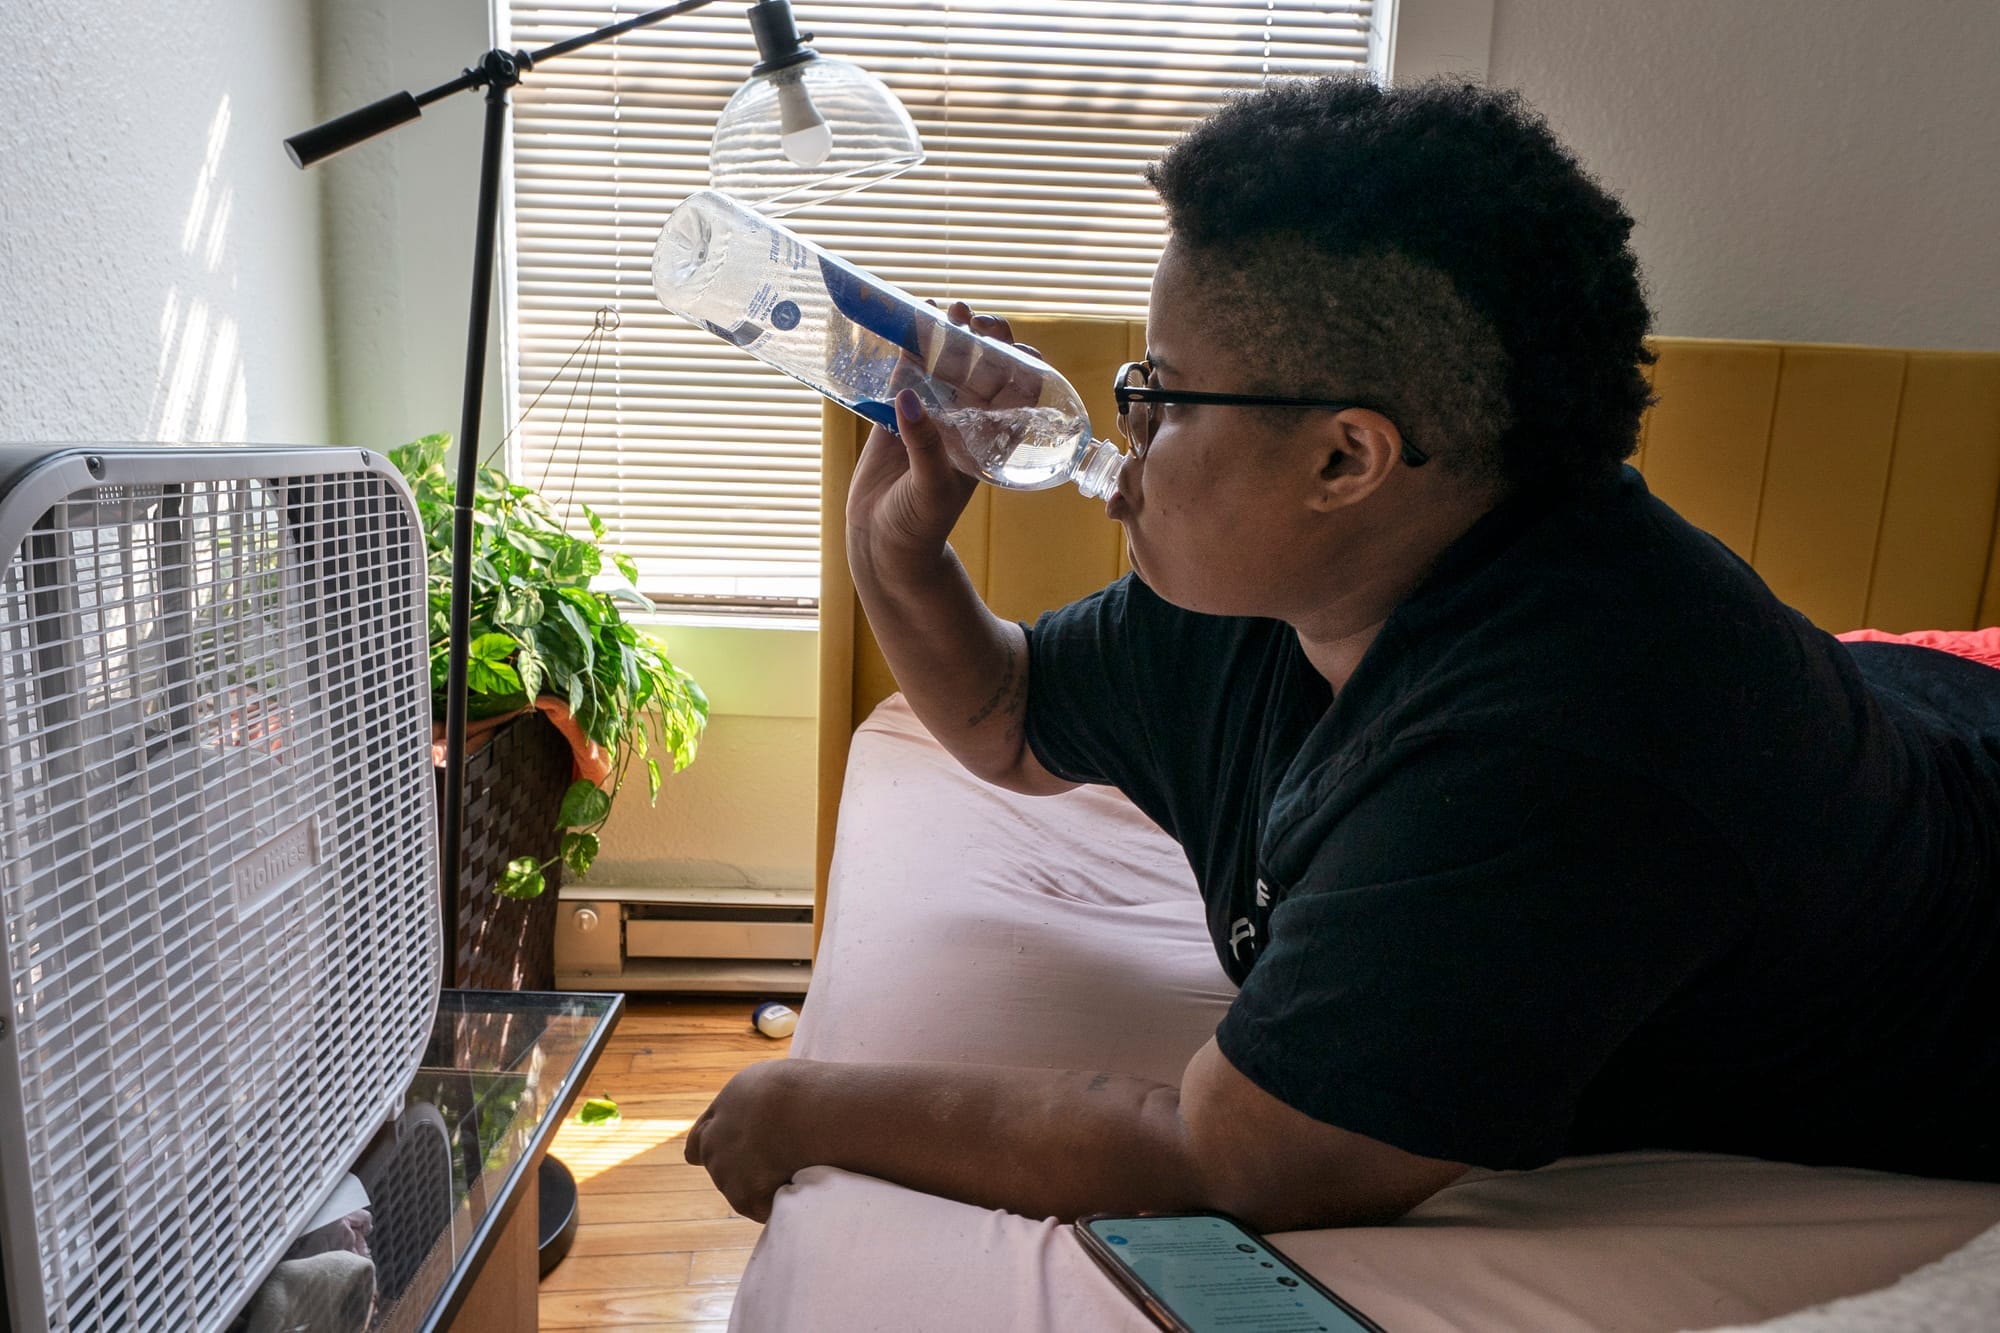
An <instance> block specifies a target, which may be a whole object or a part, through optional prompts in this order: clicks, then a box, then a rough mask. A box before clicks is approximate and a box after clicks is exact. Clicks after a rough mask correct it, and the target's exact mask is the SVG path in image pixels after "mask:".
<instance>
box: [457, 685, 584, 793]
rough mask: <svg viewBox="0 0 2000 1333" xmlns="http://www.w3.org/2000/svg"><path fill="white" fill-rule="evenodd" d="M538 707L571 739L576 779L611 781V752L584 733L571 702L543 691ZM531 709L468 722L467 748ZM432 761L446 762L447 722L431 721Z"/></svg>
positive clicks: (474, 747)
mask: <svg viewBox="0 0 2000 1333" xmlns="http://www.w3.org/2000/svg"><path fill="white" fill-rule="evenodd" d="M535 707H536V708H538V709H540V710H541V711H542V712H544V713H546V714H547V715H548V719H549V721H551V722H553V723H555V727H556V730H557V731H560V732H561V733H562V734H563V739H564V740H566V741H568V742H569V749H570V753H571V754H572V755H573V756H575V759H576V763H575V766H574V767H573V768H572V770H571V775H572V778H571V780H572V781H574V780H576V779H582V780H583V781H585V782H591V783H595V784H596V785H597V786H599V787H602V786H604V785H605V783H606V782H608V781H610V779H611V754H610V752H609V751H607V750H606V749H605V748H604V747H603V746H601V745H599V744H598V743H597V742H595V741H593V740H591V739H590V738H589V737H588V736H586V735H584V734H583V728H582V727H580V726H578V725H577V723H576V716H575V715H574V714H573V713H571V712H570V711H569V705H568V704H567V703H564V702H563V701H562V700H561V699H553V698H550V697H549V696H548V695H543V696H542V697H541V698H539V699H537V700H535ZM527 711H528V710H527V709H525V708H523V709H521V710H519V711H518V712H513V713H501V714H499V715H498V716H496V717H482V718H480V719H479V720H478V721H477V722H468V723H466V724H465V752H466V753H467V754H472V753H473V752H474V751H476V750H478V749H479V747H480V746H482V745H484V744H486V742H487V740H488V739H490V738H491V737H492V735H493V733H494V732H496V731H498V730H499V729H500V728H501V727H503V726H505V725H506V724H507V723H509V722H512V721H513V720H514V719H515V718H517V717H519V716H521V714H522V713H525V712H527ZM431 762H432V763H433V764H437V765H440V766H442V765H443V763H444V724H443V723H441V722H440V723H433V724H432V725H431Z"/></svg>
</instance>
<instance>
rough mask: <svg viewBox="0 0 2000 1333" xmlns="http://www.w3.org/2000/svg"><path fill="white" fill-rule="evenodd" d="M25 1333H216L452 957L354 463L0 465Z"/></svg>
mask: <svg viewBox="0 0 2000 1333" xmlns="http://www.w3.org/2000/svg"><path fill="white" fill-rule="evenodd" d="M0 560H4V562H5V563H4V565H0V929H4V937H5V938H4V948H0V973H4V981H5V985H6V1003H5V1006H4V1008H0V1020H4V1032H0V1071H4V1077H0V1204H3V1205H4V1211H0V1256H4V1261H5V1269H4V1271H5V1278H6V1309H7V1314H8V1317H9V1320H10V1323H11V1327H12V1329H13V1330H14V1333H39V1331H40V1330H43V1329H51V1330H64V1331H65V1333H72V1331H73V1333H83V1331H84V1330H104V1331H106V1333H109V1331H110V1330H120V1331H121V1333H122V1331H123V1330H148V1329H169V1330H173V1331H174V1333H191V1331H203V1330H212V1329H219V1328H221V1327H223V1326H224V1325H225V1324H227V1322H228V1321H229V1320H230V1319H231V1318H232V1317H233V1316H234V1315H235V1314H236V1313H237V1311H238V1310H239V1309H240V1308H241V1307H242V1306H243V1305H244V1304H245V1302H246V1301H247V1300H248V1299H249V1298H250V1296H251V1295H252V1294H253V1292H254V1291H255V1289H256V1287H257V1285H258V1283H259V1282H260V1281H261V1280H262V1278H263V1277H264V1275H265V1274H266V1273H267V1272H268V1271H269V1270H270V1269H271V1268H272V1266H273V1265H274V1264H275V1263H276V1262H277V1261H278V1259H279V1258H280V1257H281V1256H282V1254H283V1252H284V1251H285V1249H286V1247H287V1246H288V1245H289V1244H290V1242H291V1241H292V1240H293V1238H294V1237H295V1236H296V1235H297V1234H298V1233H299V1232H300V1231H301V1230H302V1229H303V1228H304V1227H305V1225H306V1224H307V1222H309V1221H310V1220H311V1218H312V1215H313V1213H314V1211H315V1210H316V1209H317V1208H318V1207H319V1205H320V1204H321V1203H322V1202H323V1201H324V1200H325V1199H326V1198H327V1197H328V1195H329V1194H330V1193H331V1192H332V1191H333V1189H334V1187H335V1185H336V1184H338V1183H339V1181H340V1180H341V1178H342V1177H343V1176H344V1175H345V1173H346V1172H347V1171H348V1170H349V1169H350V1167H352V1166H353V1164H354V1163H355V1161H356V1159H357V1158H358V1157H359V1156H360V1155H361V1152H362V1149H363V1148H364V1147H365V1146H366V1145H367V1143H368V1141H369V1139H370V1138H371V1137H372V1136H373V1135H374V1134H375V1132H376V1131H377V1130H378V1129H379V1128H381V1126H382V1125H383V1124H384V1123H385V1122H387V1121H388V1120H390V1119H392V1118H394V1116H395V1115H396V1114H397V1112H398V1111H400V1110H401V1101H402V1097H403V1094H404V1093H405V1091H406V1090H407V1088H408V1087H409V1084H410V1080H411V1077H412V1076H413V1074H414V1073H415V1071H416V1067H417V1064H418V1061H419V1059H420V1057H421V1056H422V1054H423V1050H424V1046H425V1043H426V1041H427V1039H428V1037H429V1034H430V1030H431V1025H432V1022H433V1020H434V1018H435V1014H436V1009H437V1002H438V986H439V977H440V969H441V964H442V955H441V943H440V925H439V909H438V891H437V865H438V855H437V827H436V815H435V812H434V798H433V795H432V778H431V760H430V745H429V740H430V673H429V652H428V647H427V644H428V633H427V629H426V607H425V553H424V542H423V537H422V534H421V532H420V530H419V526H418V519H417V514H416V510H415V506H414V505H413V504H412V503H411V501H410V497H409V493H408V491H407V489H406V488H405V487H404V485H403V482H402V480H401V478H400V477H399V476H398V475H397V474H396V472H395V470H394V468H393V467H391V466H390V465H389V463H388V461H387V460H386V459H383V458H381V457H379V456H375V455H371V454H368V453H365V452H362V451H359V450H354V449H310V450H308V449H247V448H139V447H132V448H123V447H120V448H101V447H94V446H92V447H79V448H73V449H52V448H50V447H47V446H42V447H37V448H34V449H23V448H20V447H0Z"/></svg>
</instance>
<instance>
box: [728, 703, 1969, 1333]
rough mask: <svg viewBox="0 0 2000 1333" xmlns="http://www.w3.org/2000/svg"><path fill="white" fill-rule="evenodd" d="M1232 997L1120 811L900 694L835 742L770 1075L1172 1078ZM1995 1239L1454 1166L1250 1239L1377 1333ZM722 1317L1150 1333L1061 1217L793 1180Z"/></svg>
mask: <svg viewBox="0 0 2000 1333" xmlns="http://www.w3.org/2000/svg"><path fill="white" fill-rule="evenodd" d="M1232 993H1233V989H1232V987H1231V985H1230V983H1229V982H1228V980H1227V979H1226V978H1225V977H1224V976H1223V974H1222V971H1221V969H1220V967H1219V966H1218V965H1217V962H1216V959H1215V954H1214V950H1213V948H1212V946H1211V944H1210V942H1209V939H1208V934H1207V931H1206V929H1205V927H1204V925H1203V922H1202V916H1201V905H1200V900H1199V898H1198V896H1197V894H1196V890H1195V885H1194V881H1193V877H1192V874H1191V873H1190V871H1189V870H1188V868H1187V865H1186V862H1185V861H1184V859H1183V858H1182V856H1181V854H1180V850H1179V848H1178V847H1177V846H1176V845H1175V844H1174V843H1173V841H1172V840H1171V839H1169V838H1168V837H1167V836H1166V835H1165V834H1164V833H1163V832H1161V831H1160V829H1159V828H1157V827H1156V826H1155V825H1153V824H1152V823H1151V822H1150V821H1149V820H1147V819H1146V818H1145V816H1143V815H1142V814H1140V813H1139V812H1138V811H1137V809H1135V808H1134V807H1133V806H1132V805H1131V804H1130V803H1129V802H1127V801H1126V800H1125V799H1124V798H1123V797H1122V796H1120V795H1118V794H1117V793H1116V792H1113V791H1109V790H1107V789H1104V788H1094V787H1085V788H1079V789H1076V790H1074V791H1071V792H1067V793H1064V794H1063V795H1060V796H1053V797H1029V796H1020V795H1016V794H1014V793H1011V792H1004V791H1000V790H998V789H997V788H993V787H989V786H987V785H986V784H984V783H982V782H980V781H979V780H978V779H976V778H973V777H972V776H970V775H969V774H967V773H965V772H964V771H963V770H962V769H960V768H959V767H958V765H957V764H956V762H955V761H953V760H952V759H951V758H950V756H949V755H947V754H946V753H945V752H944V751H943V750H942V749H941V748H940V747H939V746H938V745H937V744H936V742H935V741H933V740H932V739H931V738H930V736H929V735H928V734H927V733H926V732H925V731H924V729H923V727H922V726H921V724H919V723H918V722H917V721H916V719H915V717H914V716H913V715H912V714H911V712H910V710H909V708H908V707H907V705H905V704H904V703H903V701H902V699H901V698H900V696H896V697H892V698H891V699H889V700H888V701H886V702H885V703H883V704H882V705H881V706H880V707H879V708H878V709H877V710H876V711H875V713H874V714H873V715H871V716H870V718H869V719H868V721H866V722H865V723H864V724H863V725H862V726H861V727H860V728H859V729H858V730H857V732H856V734H855V737H854V745H853V750H852V752H851V754H850V757H849V761H848V770H847V781H846V786H845V789H844V791H843V795H842V800H841V808H840V820H839V833H838V840H837V843H836V846H835V852H834V861H833V873H832V880H831V883H830V885H829V890H828V900H827V921H826V928H825V933H824V936H823V938H822V941H821V947H820V954H819V957H818V960H817V962H816V964H815V967H814V976H813V983H812V991H811V993H810V995H809V996H808V997H807V1002H806V1004H805V1006H804V1013H803V1015H802V1017H801V1020H800V1023H799V1028H798V1032H797V1034H796V1036H795V1037H794V1039H793V1044H792V1052H791V1053H792V1055H793V1056H794V1057H799V1058H808V1059H815V1060H851V1061H896V1060H925V1061H960V1062H966V1063H978V1064H997V1065H1007V1066H1015V1067H1035V1068H1058V1069H1090V1070H1109V1071H1113V1072H1118V1073H1127V1074H1134V1075H1138V1076H1140V1077H1144V1078H1150V1079H1155V1080H1159V1081H1163V1082H1178V1081H1179V1078H1180V1075H1181V1072H1182V1070H1183V1068H1184V1067H1185V1065H1186V1063H1187V1061H1188V1059H1189V1058H1190V1057H1191V1056H1192V1055H1193V1054H1194V1052H1195V1051H1196V1050H1197V1049H1198V1048H1199V1047H1201V1045H1202V1044H1203V1043H1205V1042H1206V1041H1207V1040H1208V1039H1209V1037H1211V1036H1212V1035H1213V1033H1214V1029H1215V1025H1216V1023H1217V1022H1218V1021H1219V1019H1220V1018H1221V1016H1222V1013H1223V1011H1224V1009H1225V1008H1226V1007H1227V1006H1228V1004H1229V1001H1230V998H1231V995H1232ZM1996 1224H2000V1186H1994V1185H1982V1184H1972V1183H1964V1182H1954V1181H1938V1180H1924V1179H1917V1178H1912V1177H1904V1176H1896V1175H1889V1174H1884V1173H1880V1172H1871V1171H1860V1170H1840V1169H1828V1168H1807V1167H1800V1166H1793V1165H1787V1164H1783V1163H1776V1162H1765V1161H1757V1160H1752V1159H1747V1158H1734V1157H1726V1156H1719V1155H1703V1154H1682V1153H1634V1154H1619V1155H1616V1156H1603V1157H1578V1158H1569V1159H1565V1160H1563V1161H1559V1162H1556V1163H1554V1164H1552V1165H1550V1166H1547V1167H1544V1168H1542V1169H1540V1170H1537V1171H1527V1172H1489V1171H1474V1172H1471V1173H1469V1174H1468V1175H1466V1176H1465V1177H1463V1178H1461V1179H1460V1180H1459V1181H1457V1182H1456V1183H1454V1184H1453V1185H1451V1186H1450V1187H1448V1188H1446V1189H1444V1190H1443V1191H1441V1192H1439V1193H1438V1194H1437V1195H1435V1196H1433V1197H1432V1198H1431V1199H1429V1200H1428V1201H1426V1202H1425V1203H1424V1204H1422V1205H1421V1206H1419V1207H1418V1208H1417V1209H1415V1210H1414V1211H1412V1212H1411V1213H1410V1214H1408V1215H1407V1216H1406V1217H1404V1218H1403V1219H1401V1220H1400V1221H1399V1222H1397V1223H1396V1224H1394V1225H1392V1226H1382V1227H1355V1228H1344V1229H1335V1230H1324V1231H1305V1232H1293V1233H1286V1234H1279V1235H1275V1236H1273V1237H1272V1240H1273V1241H1274V1243H1275V1244H1276V1245H1277V1246H1278V1247H1279V1248H1280V1249H1282V1250H1284V1251H1285V1252H1286V1253H1287V1254H1289V1255H1290V1256H1291V1257H1292V1258H1293V1259H1294V1260H1296V1261H1298V1262H1299V1263H1300V1264H1301V1265H1302V1266H1303V1267H1305V1268H1306V1269H1307V1270H1308V1271H1309V1272H1311V1273H1312V1274H1313V1275H1314V1276H1315V1277H1317V1278H1319V1279H1320V1280H1321V1281H1323V1282H1324V1283H1326V1285H1328V1286H1329V1287H1331V1288H1332V1289H1333V1290H1335V1291H1336V1292H1338V1293H1340V1294H1341V1295H1342V1296H1343V1297H1345V1298H1346V1299H1347V1300H1349V1301H1350V1302H1351V1303H1353V1304H1354V1305H1356V1306H1358V1307H1359V1308H1360V1309H1361V1310H1363V1311H1364V1312H1366V1313H1367V1314H1369V1315H1370V1316H1372V1317H1373V1318H1374V1319H1375V1320H1376V1321H1377V1322H1378V1323H1380V1324H1381V1325H1382V1326H1383V1327H1384V1328H1385V1329H1387V1330H1389V1333H1440V1331H1442V1330H1481V1331H1488V1330H1510V1329H1520V1330H1534V1331H1535V1333H1563V1331H1564V1330H1630V1331H1631V1333H1640V1331H1642V1330H1686V1329H1707V1328H1714V1327H1717V1326H1721V1325H1743V1324H1751V1323H1756V1322H1758V1321H1762V1320H1766V1319H1770V1318H1772V1317H1775V1316H1780V1315H1784V1314H1786V1313H1788V1312H1792V1311H1798V1310H1801V1309H1804V1308H1806V1307H1811V1306H1815V1305H1818V1304H1820V1303H1822V1302H1827V1301H1831V1300H1836V1299H1838V1298H1841V1297H1848V1296H1853V1295H1855V1294H1857V1293H1864V1292H1870V1291H1872V1290H1874V1289H1876V1288H1881V1287H1885V1286H1888V1285H1889V1284H1892V1283H1895V1282H1896V1281H1897V1280H1898V1279H1899V1278H1902V1277H1904V1275H1906V1274H1910V1273H1911V1272H1912V1271H1913V1270H1917V1269H1920V1268H1922V1267H1923V1266H1925V1265H1927V1264H1929V1263H1931V1262H1932V1261H1934V1260H1938V1259H1940V1258H1942V1257H1944V1256H1946V1255H1949V1254H1950V1253H1951V1252H1952V1251H1954V1250H1956V1249H1958V1248H1959V1247H1960V1246H1962V1245H1965V1244H1966V1243H1967V1242H1968V1241H1971V1240H1972V1239H1973V1238H1975V1237H1977V1236H1979V1235H1980V1234H1981V1233H1982V1232H1985V1231H1987V1230H1988V1229H1989V1228H1991V1227H1994V1226H1995V1225H1996ZM1858 1326H1865V1325H1858ZM1890 1326H1891V1325H1884V1327H1890ZM731 1327H732V1329H735V1330H740V1331H742V1333H813V1331H815V1330H829V1331H831V1333H846V1331H848V1330H870V1329H881V1330H896V1331H897V1333H912V1331H914V1330H931V1329H935V1330H940V1331H941V1333H983V1331H984V1330H995V1331H996V1333H997V1331H999V1330H1009V1331H1015V1333H1067V1331H1069V1330H1091V1331H1102V1333H1126V1331H1128V1330H1129V1333H1142V1331H1143V1330H1145V1329H1148V1328H1150V1327H1151V1325H1150V1324H1149V1323H1148V1322H1147V1320H1146V1319H1145V1317H1144V1316H1143V1315H1141V1314H1140V1313H1139V1311H1138V1310H1137V1309H1136V1308H1135V1307H1134V1306H1132V1305H1131V1304H1130V1303H1129V1302H1128V1301H1127V1300H1126V1298H1125V1297H1124V1296H1123V1295H1122V1294H1120V1292H1119V1291H1118V1290H1117V1289H1116V1288H1115V1287H1114V1286H1112V1285H1111V1283H1110V1281H1109V1280H1108V1279H1107V1278H1105V1277H1104V1276H1103V1275H1102V1274H1101V1273H1100V1272H1099V1271H1098V1270H1097V1269H1096V1267H1095V1266H1094V1265H1093V1264H1092V1263H1091V1261H1090V1260H1089V1259H1088V1258H1087V1257H1086V1256H1085V1254H1084V1253H1083V1251H1082V1249H1081V1248H1080V1247H1079V1246H1078V1245H1077V1244H1076V1242H1075V1240H1074V1238H1073V1237H1072V1236H1071V1235H1070V1234H1069V1230H1068V1228H1067V1227H1066V1226H1063V1225H1061V1224H1059V1223H1057V1222H1055V1221H1053V1220H1051V1219H1041V1218H1029V1217H1021V1216H1016V1215H1013V1214H1009V1213H1003V1212H996V1211H993V1210H989V1209H985V1208H975V1207H970V1206H968V1205H965V1204H960V1203H956V1202H952V1201H950V1200H946V1199H941V1198H936V1197H933V1196H929V1195H925V1194H920V1193H917V1192H915V1191H912V1190H908V1189H904V1188H902V1187H900V1186H896V1185H892V1184H888V1183H886V1182H883V1181H880V1180H874V1179H870V1178H868V1177H864V1176H859V1175H854V1174H852V1173H849V1172H845V1171H839V1170H834V1169H831V1168H825V1167H815V1168H811V1169H808V1170H806V1171H803V1172H801V1173H799V1175H798V1176H797V1177H795V1178H794V1180H793V1182H792V1183H791V1184H790V1185H788V1186H786V1187H785V1188H784V1189H782V1190H780V1191H779V1193H778V1196H777V1199H776V1201H775V1204H774V1207H773V1211H772V1216H771V1221H770V1225H769V1226H768V1227H767V1228H766V1229H765V1231H764V1233H763V1235H762V1237H761V1238H760V1240H759V1241H758V1244H757V1248H756V1251H755V1253H754V1254H753V1256H752V1258H751V1261H750V1264H749V1267H748V1269H747V1271H746V1272H745V1274H744V1277H743V1281H742V1284H741V1286H740V1288H739V1290H738V1294H737V1301H736V1305H735V1309H734V1314H733V1317H732V1323H731Z"/></svg>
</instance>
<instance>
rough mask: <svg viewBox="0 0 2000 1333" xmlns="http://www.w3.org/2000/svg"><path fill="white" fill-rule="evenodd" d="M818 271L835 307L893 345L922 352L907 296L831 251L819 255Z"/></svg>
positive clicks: (905, 349)
mask: <svg viewBox="0 0 2000 1333" xmlns="http://www.w3.org/2000/svg"><path fill="white" fill-rule="evenodd" d="M819 271H820V277H821V278H822V279H823V280H824V281H825V283H826V294H827V296H828V297H830V298H831V299H832V301H833V308H834V309H836V310H838V311H839V312H840V313H841V314H843V315H845V316H847V317H848V318H849V319H850V320H853V321H854V322H855V323H856V324H858V325H860V326H861V327H862V328H864V329H866V330H868V331H869V332H870V333H872V334H874V335H875V336H876V337H878V338H880V339H882V340H883V341H884V342H886V343H888V344H889V345H890V346H892V347H900V348H902V349H903V350H904V351H906V352H916V353H918V354H919V355H921V354H922V353H923V350H924V349H923V347H922V346H921V345H920V344H919V343H918V341H917V312H916V311H914V310H912V309H911V308H910V307H909V306H908V305H907V304H905V301H906V300H907V298H904V297H901V296H899V295H898V294H897V293H896V292H894V291H891V290H888V289H886V288H884V287H881V286H879V285H877V284H876V283H875V281H874V280H873V279H871V278H870V277H869V276H868V275H867V274H865V273H863V272H861V271H860V270H859V269H855V268H850V267H848V266H847V265H846V264H844V263H842V262H841V261H840V260H838V259H835V258H834V257H833V256H832V255H822V256H820V261H819Z"/></svg>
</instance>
